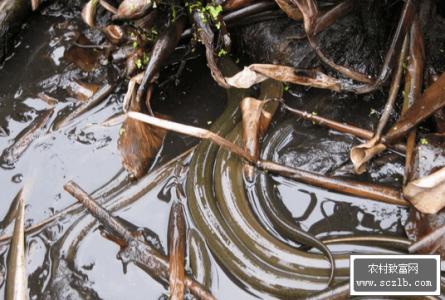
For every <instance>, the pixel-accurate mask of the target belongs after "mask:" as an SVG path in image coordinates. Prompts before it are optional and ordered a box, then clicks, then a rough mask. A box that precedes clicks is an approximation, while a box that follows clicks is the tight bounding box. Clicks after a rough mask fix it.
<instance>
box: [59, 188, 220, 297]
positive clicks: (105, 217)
mask: <svg viewBox="0 0 445 300" xmlns="http://www.w3.org/2000/svg"><path fill="white" fill-rule="evenodd" d="M64 189H65V190H66V191H67V192H68V193H70V194H71V195H72V196H73V197H74V198H76V199H77V200H78V201H79V202H81V203H82V204H83V205H84V206H85V208H87V209H88V211H89V212H90V213H91V215H93V217H94V218H96V219H97V220H98V221H99V222H100V223H101V224H102V225H103V226H104V227H105V228H106V229H107V230H108V231H109V232H110V233H113V234H115V235H117V238H118V239H122V240H124V241H125V242H126V244H127V247H126V248H125V249H123V250H122V251H121V252H120V256H121V258H122V259H123V260H126V261H128V262H130V261H131V262H133V263H135V264H136V265H137V266H138V267H140V268H142V269H144V270H145V271H147V272H148V273H149V274H150V275H151V276H152V277H153V278H154V279H155V280H157V281H159V282H161V283H162V284H167V283H168V282H169V280H168V278H169V272H168V270H169V266H168V261H167V258H166V257H165V256H163V255H162V254H160V253H159V252H158V251H156V250H155V249H153V248H151V247H149V246H148V245H147V244H145V243H143V242H142V241H140V240H138V239H136V238H134V237H133V235H132V233H131V232H130V231H129V230H127V229H126V228H125V227H124V226H123V225H122V224H121V223H120V222H119V221H118V220H117V219H116V218H115V217H113V216H112V215H111V214H110V213H109V212H108V211H107V210H106V209H105V208H103V207H102V206H100V205H99V204H98V203H96V202H95V201H94V200H93V199H92V198H91V197H90V196H89V195H88V194H87V193H86V192H85V191H84V190H82V188H81V187H79V186H78V185H77V184H76V183H75V182H73V181H69V182H67V183H66V184H65V185H64ZM185 286H186V287H187V288H188V289H189V290H190V292H191V293H192V294H193V295H195V296H196V297H198V298H200V299H204V300H214V299H216V298H215V297H214V296H213V295H212V294H211V293H210V292H208V291H207V290H206V289H205V288H204V287H203V286H202V285H201V284H200V283H198V282H196V281H195V280H193V279H192V278H190V277H189V276H187V277H186V279H185Z"/></svg>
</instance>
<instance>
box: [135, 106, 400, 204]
mask: <svg viewBox="0 0 445 300" xmlns="http://www.w3.org/2000/svg"><path fill="white" fill-rule="evenodd" d="M128 116H129V117H130V118H133V119H136V120H139V121H141V122H145V123H148V124H150V125H153V126H157V127H161V128H164V129H167V130H172V131H175V132H179V133H182V134H186V135H189V136H194V137H197V138H201V139H206V140H210V141H212V142H213V143H215V144H217V145H219V146H221V147H223V148H225V149H227V150H229V151H230V152H232V153H234V154H236V155H238V156H240V157H241V158H243V159H245V160H246V161H248V162H250V163H251V164H253V165H255V166H257V167H259V168H261V169H263V170H267V171H271V172H274V173H276V174H278V175H281V176H285V177H288V178H291V179H295V180H298V181H302V182H305V183H308V184H312V185H315V186H319V187H322V188H326V189H330V190H333V191H337V192H340V193H346V194H350V195H356V196H359V197H367V198H370V199H373V200H377V201H382V202H386V203H390V204H395V205H404V206H405V205H408V202H407V201H406V200H404V199H403V198H402V195H401V193H400V191H398V190H395V189H392V188H389V187H384V186H380V185H373V184H366V183H359V182H355V181H352V180H341V179H337V178H333V177H327V176H323V175H318V174H314V173H311V172H307V171H303V170H300V169H296V168H290V167H286V166H283V165H280V164H277V163H274V162H270V161H262V160H255V158H254V157H253V156H252V155H250V154H249V153H248V152H247V151H245V150H244V149H243V148H241V147H240V146H238V145H236V144H233V143H232V142H230V141H228V140H226V139H225V138H223V137H221V136H219V135H217V134H215V133H213V132H211V131H209V130H206V129H202V128H197V127H194V126H189V125H183V124H179V123H176V122H172V121H167V120H162V119H159V118H155V117H151V116H148V115H144V114H141V113H137V112H129V113H128Z"/></svg>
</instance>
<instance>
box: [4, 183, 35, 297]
mask: <svg viewBox="0 0 445 300" xmlns="http://www.w3.org/2000/svg"><path fill="white" fill-rule="evenodd" d="M17 197H19V203H18V205H19V206H18V208H17V214H16V217H15V223H14V234H13V236H12V240H11V245H10V247H9V251H8V261H7V271H8V274H7V277H6V289H5V296H6V297H5V298H6V300H26V299H28V296H29V295H28V275H27V274H26V261H25V256H26V254H25V204H24V200H23V190H20V191H19V194H18V195H17Z"/></svg>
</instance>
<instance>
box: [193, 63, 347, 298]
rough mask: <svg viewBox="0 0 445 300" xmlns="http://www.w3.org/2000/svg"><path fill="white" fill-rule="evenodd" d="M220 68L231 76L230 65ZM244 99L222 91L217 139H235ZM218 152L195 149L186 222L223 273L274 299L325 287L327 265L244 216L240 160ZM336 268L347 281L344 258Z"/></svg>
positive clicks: (205, 147) (235, 92)
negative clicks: (225, 95)
mask: <svg viewBox="0 0 445 300" xmlns="http://www.w3.org/2000/svg"><path fill="white" fill-rule="evenodd" d="M222 65H223V67H224V68H228V69H231V70H230V71H228V72H232V73H234V72H233V71H234V68H235V67H234V65H233V63H231V62H230V61H224V63H223V64H222ZM226 71H227V70H226ZM245 96H247V91H245V90H235V89H229V90H228V103H227V108H226V110H225V111H224V113H223V114H222V116H221V117H220V118H219V119H218V121H217V122H215V123H214V126H213V127H212V129H213V130H214V131H215V132H216V133H217V134H220V135H227V134H229V133H230V131H232V130H234V132H232V134H231V135H229V137H230V139H232V140H234V141H235V140H237V138H238V140H240V139H241V136H240V134H241V130H240V125H239V120H240V113H239V109H238V106H239V102H240V101H241V100H242V99H243V98H244V97H245ZM218 149H219V148H218V147H217V146H215V145H212V144H210V143H209V142H206V141H205V142H202V143H201V144H200V145H199V146H198V148H197V149H196V151H195V154H194V156H193V159H192V161H191V164H190V169H189V174H188V178H187V183H186V186H187V199H188V205H189V210H190V213H191V216H192V219H193V221H194V223H195V225H196V226H197V228H198V230H199V231H200V232H201V233H202V234H203V235H204V237H205V239H206V242H207V244H208V247H209V249H210V250H211V251H212V252H213V253H214V254H215V257H216V258H217V259H218V260H219V261H220V263H221V264H222V265H223V266H224V269H226V270H227V271H228V272H230V274H231V275H232V276H234V277H235V278H236V279H237V280H238V281H240V282H242V283H243V284H245V285H246V286H247V287H248V288H253V289H254V290H258V291H262V292H266V293H269V294H271V295H274V296H278V297H301V296H307V295H309V294H310V293H311V292H313V291H317V290H322V289H324V288H326V286H327V281H328V278H329V271H330V264H329V262H328V261H327V260H326V258H325V256H323V255H320V254H313V253H307V252H304V251H301V250H298V249H295V248H292V247H289V246H288V245H286V244H285V243H283V242H281V241H279V240H277V239H275V238H274V237H273V236H271V235H270V234H268V233H267V232H266V231H265V230H264V229H263V228H262V227H261V225H260V224H259V223H258V221H257V220H256V218H255V217H254V216H253V215H252V214H251V213H249V209H250V207H249V203H248V201H247V197H246V192H245V190H244V183H243V182H242V176H240V175H241V174H242V168H243V163H242V161H241V160H240V159H239V158H238V157H234V156H233V155H230V154H227V153H225V152H226V151H225V150H220V151H219V152H218ZM224 153H225V155H228V156H227V157H224ZM232 176H233V177H232ZM212 187H215V190H213V188H212ZM243 213H246V215H243ZM237 222H238V223H237ZM240 228H242V229H243V230H248V232H247V233H246V232H243V231H240V230H237V229H240ZM246 238H247V239H246ZM264 243H267V244H264ZM268 247H269V248H268ZM275 251H277V252H275ZM336 265H337V266H338V268H337V269H336V275H338V276H347V274H348V257H347V256H337V257H336Z"/></svg>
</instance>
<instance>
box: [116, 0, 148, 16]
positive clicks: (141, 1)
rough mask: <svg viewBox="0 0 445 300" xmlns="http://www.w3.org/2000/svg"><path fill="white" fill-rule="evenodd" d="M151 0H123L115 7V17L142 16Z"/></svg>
mask: <svg viewBox="0 0 445 300" xmlns="http://www.w3.org/2000/svg"><path fill="white" fill-rule="evenodd" d="M152 5H153V2H152V1H151V0H124V1H122V2H121V4H120V5H119V7H118V9H117V14H116V15H115V19H118V20H132V19H138V18H141V17H143V16H144V15H145V14H146V13H147V12H148V11H149V10H150V8H151V7H152Z"/></svg>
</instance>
